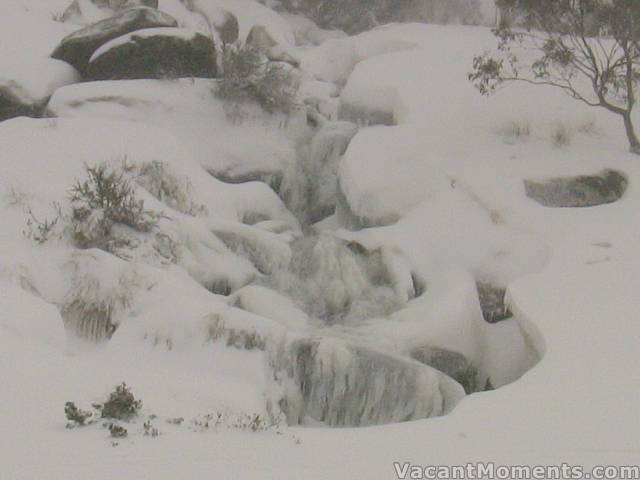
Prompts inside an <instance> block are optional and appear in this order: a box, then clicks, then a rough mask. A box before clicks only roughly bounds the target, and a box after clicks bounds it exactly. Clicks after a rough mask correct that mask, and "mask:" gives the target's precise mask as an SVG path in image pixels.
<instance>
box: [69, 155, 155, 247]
mask: <svg viewBox="0 0 640 480" xmlns="http://www.w3.org/2000/svg"><path fill="white" fill-rule="evenodd" d="M85 168H86V171H87V175H88V178H87V179H86V180H84V181H80V180H77V181H76V183H75V185H74V186H73V187H72V188H71V192H70V195H69V200H70V201H71V215H70V221H71V229H72V236H73V240H74V242H75V244H76V245H77V246H78V247H80V248H94V247H95V248H101V249H103V250H106V251H112V249H113V248H112V247H111V246H110V243H112V242H115V243H116V244H118V243H120V242H119V241H118V240H119V239H118V238H116V237H114V235H113V226H114V225H116V224H120V225H124V226H127V227H130V228H131V229H133V230H135V231H137V232H142V233H147V232H150V231H151V230H152V229H153V228H154V227H155V226H156V225H157V222H158V218H159V215H158V214H157V213H155V212H152V211H148V210H145V209H144V202H143V201H142V200H137V199H136V196H135V188H134V187H133V186H132V185H131V183H130V181H129V180H128V179H127V178H126V176H125V171H124V167H123V168H122V169H119V170H117V169H112V168H110V167H108V166H107V165H106V164H104V163H102V164H99V165H97V166H95V167H89V166H86V167H85Z"/></svg>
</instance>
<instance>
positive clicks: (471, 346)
mask: <svg viewBox="0 0 640 480" xmlns="http://www.w3.org/2000/svg"><path fill="white" fill-rule="evenodd" d="M356 132H357V127H356V126H355V125H353V124H350V123H347V122H327V123H326V124H324V125H320V126H318V127H317V128H316V130H315V133H314V135H313V137H312V138H311V139H310V141H309V143H308V147H305V148H304V149H302V153H301V155H300V156H299V160H298V165H297V166H296V169H295V173H294V174H293V175H291V178H286V179H285V181H284V187H283V188H282V191H281V192H280V195H281V196H282V197H283V200H284V201H285V203H286V204H287V205H288V206H289V208H290V210H291V211H292V212H293V213H294V214H295V215H296V216H297V217H298V219H299V220H300V222H301V224H302V225H303V232H304V233H303V236H302V237H301V238H298V239H296V240H294V241H293V242H292V243H291V250H292V256H291V261H290V262H289V264H288V266H287V268H282V269H276V270H275V271H273V272H272V273H271V274H270V275H268V276H265V277H261V278H260V279H258V280H257V281H256V282H254V283H253V284H252V285H250V286H247V287H245V288H243V289H241V290H240V291H238V292H235V293H234V294H233V295H232V299H233V300H232V301H233V305H234V306H236V307H239V308H242V309H245V310H248V311H250V312H252V313H255V314H258V315H263V316H266V317H269V318H272V319H274V320H277V321H279V322H280V323H282V324H284V325H286V326H287V327H288V333H287V335H286V337H285V339H284V340H282V341H281V342H280V344H277V345H267V346H266V350H267V352H268V353H267V354H268V358H269V360H268V362H269V366H270V375H271V377H272V380H273V389H272V391H271V392H270V408H271V410H272V412H274V413H276V412H278V411H281V412H282V413H284V414H285V415H286V418H287V420H288V422H289V423H291V424H311V425H315V424H317V423H318V422H319V423H324V424H326V425H329V426H364V425H372V424H383V423H392V422H400V421H408V420H414V419H420V418H427V417H433V416H439V415H444V414H446V413H448V412H449V411H451V410H452V409H453V408H454V407H455V405H456V404H457V403H458V402H459V401H461V400H462V398H464V396H465V395H466V394H472V393H475V392H479V391H483V390H486V389H492V388H496V387H499V386H502V385H504V384H506V383H509V382H510V381H513V380H515V379H516V378H518V377H519V376H521V375H522V374H523V373H524V372H525V371H526V370H527V369H529V368H531V367H532V366H533V365H534V364H535V363H536V362H537V361H538V360H539V358H540V352H538V351H536V349H535V348H534V347H533V345H534V344H536V343H537V342H536V341H534V339H531V338H529V336H531V335H534V336H535V335H536V334H535V333H532V332H533V331H534V330H532V329H531V327H529V328H527V329H523V327H522V326H521V323H520V322H519V321H518V319H516V318H514V317H513V316H512V314H511V312H510V311H508V309H507V308H506V307H505V305H504V298H503V297H504V293H505V290H504V289H500V288H494V287H492V286H491V285H487V284H485V283H477V284H476V282H471V283H469V278H468V276H465V275H461V276H456V275H452V276H451V278H448V279H445V284H447V282H448V286H449V287H450V288H451V289H454V290H457V291H460V295H461V298H460V305H459V307H457V308H456V309H454V310H455V318H452V319H451V324H450V325H447V322H448V319H447V318H438V320H437V324H434V320H433V319H432V318H428V317H430V316H432V315H431V314H430V313H429V311H432V312H434V311H438V312H439V311H444V312H446V311H447V310H446V308H444V309H443V308H442V305H441V303H443V302H450V299H449V298H448V297H449V292H447V294H446V296H445V297H444V298H443V299H442V300H439V299H438V294H439V291H440V290H439V289H440V288H442V286H440V287H438V288H435V289H433V291H432V289H431V288H430V285H429V283H428V281H426V280H425V278H424V275H423V274H422V273H421V272H418V271H416V270H414V268H413V267H412V265H411V262H410V261H409V260H408V258H406V257H405V256H404V255H403V254H402V252H400V251H397V250H395V249H390V248H377V249H367V248H366V247H365V246H364V245H362V244H360V243H358V242H356V241H352V240H349V238H348V237H349V232H347V231H346V230H343V229H341V228H340V225H341V223H350V224H351V225H353V224H354V223H357V222H341V219H340V218H339V215H335V214H334V213H335V211H336V207H337V202H340V201H344V197H343V196H342V195H340V192H339V186H338V179H337V176H338V174H337V172H338V164H339V162H340V159H341V157H342V155H343V154H344V152H345V150H346V149H347V147H348V145H349V141H350V140H351V138H352V137H353V136H354V135H355V134H356ZM342 207H343V208H341V209H340V208H338V210H342V211H348V207H347V208H344V206H342ZM318 222H319V223H318ZM424 254H425V255H428V254H429V252H424ZM425 312H426V315H425ZM282 317H286V318H282ZM422 317H424V318H422ZM483 317H484V318H483ZM497 320H500V321H499V322H497ZM490 322H491V323H490ZM430 325H433V330H432V332H430ZM525 330H526V331H528V332H529V333H527V334H525V333H523V332H524V331H525ZM505 363H508V365H505Z"/></svg>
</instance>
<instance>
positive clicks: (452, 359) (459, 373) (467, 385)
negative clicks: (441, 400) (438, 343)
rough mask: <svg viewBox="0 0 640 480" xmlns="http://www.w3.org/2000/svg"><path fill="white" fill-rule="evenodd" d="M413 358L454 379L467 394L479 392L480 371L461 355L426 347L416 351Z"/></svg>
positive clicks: (442, 349)
mask: <svg viewBox="0 0 640 480" xmlns="http://www.w3.org/2000/svg"><path fill="white" fill-rule="evenodd" d="M411 358H413V359H414V360H417V361H418V362H420V363H424V364H425V365H429V366H430V367H432V368H435V369H436V370H438V371H440V372H442V373H444V374H445V375H448V376H449V377H451V378H453V379H454V380H455V381H456V382H458V383H459V384H460V385H462V387H463V388H464V391H465V392H466V393H467V394H471V393H473V392H477V391H478V387H479V385H478V384H477V377H478V369H477V368H476V367H474V366H473V365H472V364H471V362H470V361H469V360H468V359H467V358H466V357H465V356H464V355H462V354H461V353H458V352H454V351H451V350H446V349H444V348H438V347H431V346H424V347H419V348H416V349H414V350H413V351H412V352H411Z"/></svg>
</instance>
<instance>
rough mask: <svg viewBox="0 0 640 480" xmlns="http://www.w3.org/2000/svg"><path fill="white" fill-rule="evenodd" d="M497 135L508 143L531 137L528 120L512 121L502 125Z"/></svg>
mask: <svg viewBox="0 0 640 480" xmlns="http://www.w3.org/2000/svg"><path fill="white" fill-rule="evenodd" d="M498 133H499V134H500V135H501V136H502V137H503V138H504V139H505V140H506V141H508V142H514V141H516V140H524V139H525V138H528V137H529V136H531V124H530V123H529V121H528V120H512V121H510V122H507V123H505V124H504V125H502V127H500V129H499V131H498Z"/></svg>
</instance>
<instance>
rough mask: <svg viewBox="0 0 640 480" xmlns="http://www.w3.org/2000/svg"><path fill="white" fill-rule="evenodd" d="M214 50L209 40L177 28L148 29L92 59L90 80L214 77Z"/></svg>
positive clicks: (107, 46) (112, 43)
mask: <svg viewBox="0 0 640 480" xmlns="http://www.w3.org/2000/svg"><path fill="white" fill-rule="evenodd" d="M215 75H216V51H215V47H214V44H213V42H212V41H211V39H210V38H209V37H207V36H205V35H202V34H201V33H197V32H194V31H191V30H186V29H178V28H148V29H144V30H138V31H136V32H133V33H129V34H127V35H123V36H122V37H119V38H116V39H114V40H112V41H110V42H108V43H106V44H105V45H103V46H102V47H100V48H99V49H98V50H97V51H96V52H95V54H94V55H93V56H92V57H91V60H90V62H89V67H88V69H87V74H86V76H87V77H88V78H89V79H91V80H123V79H139V78H180V77H203V78H213V77H215Z"/></svg>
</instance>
